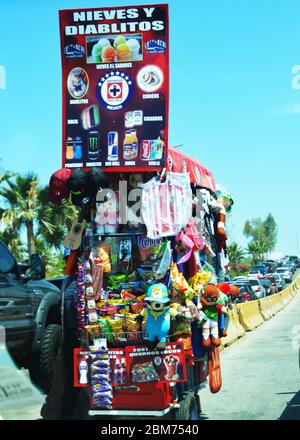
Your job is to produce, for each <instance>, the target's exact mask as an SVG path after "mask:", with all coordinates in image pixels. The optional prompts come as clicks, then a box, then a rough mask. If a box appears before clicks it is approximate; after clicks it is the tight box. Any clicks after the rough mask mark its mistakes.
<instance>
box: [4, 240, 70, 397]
mask: <svg viewBox="0 0 300 440" xmlns="http://www.w3.org/2000/svg"><path fill="white" fill-rule="evenodd" d="M44 277H45V265H44V263H43V260H42V258H41V257H40V256H39V255H37V254H34V255H32V256H31V259H30V263H29V264H18V263H17V261H16V260H15V258H14V256H13V255H12V254H11V253H10V251H9V250H8V248H7V247H6V245H5V244H4V243H3V242H2V241H0V325H1V326H3V327H4V328H5V333H6V345H7V349H8V351H9V353H10V354H11V356H12V358H13V359H14V360H15V362H16V363H17V365H18V366H24V367H26V368H28V369H29V372H30V375H31V377H32V379H33V380H34V381H35V380H36V379H41V378H42V380H43V381H42V383H39V385H40V386H42V387H43V389H44V390H45V391H46V392H47V390H48V389H49V388H50V386H51V382H52V377H53V363H54V360H55V357H56V354H57V351H58V348H59V344H60V341H61V325H60V323H61V313H60V309H61V294H60V290H59V289H58V288H57V287H55V286H54V285H53V284H50V283H48V282H47V281H46V280H45V279H43V278H44Z"/></svg>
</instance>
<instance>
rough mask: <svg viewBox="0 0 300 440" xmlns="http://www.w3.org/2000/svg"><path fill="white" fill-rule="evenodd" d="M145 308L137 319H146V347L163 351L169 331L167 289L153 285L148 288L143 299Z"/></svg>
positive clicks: (160, 284) (169, 308) (169, 315)
mask: <svg viewBox="0 0 300 440" xmlns="http://www.w3.org/2000/svg"><path fill="white" fill-rule="evenodd" d="M145 301H146V302H147V307H146V308H145V309H143V310H142V312H141V313H140V315H139V316H138V317H137V321H138V322H140V323H141V322H143V320H144V318H145V319H146V326H145V328H146V331H147V333H148V341H147V346H148V347H149V349H150V350H153V349H154V348H158V349H160V350H162V349H164V348H165V346H166V342H167V336H168V333H169V330H170V324H171V315H172V314H175V313H174V312H172V310H171V307H170V299H169V295H168V289H167V287H166V286H165V285H164V284H162V283H159V284H153V285H152V286H151V287H149V289H148V291H147V295H146V298H145Z"/></svg>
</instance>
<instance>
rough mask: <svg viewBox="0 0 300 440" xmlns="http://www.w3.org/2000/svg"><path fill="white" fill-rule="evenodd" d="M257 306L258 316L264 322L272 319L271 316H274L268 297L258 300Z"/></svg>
mask: <svg viewBox="0 0 300 440" xmlns="http://www.w3.org/2000/svg"><path fill="white" fill-rule="evenodd" d="M258 305H259V311H260V314H261V315H262V317H263V318H264V320H265V321H267V320H268V319H270V318H272V316H274V311H273V306H272V304H271V301H270V297H269V296H267V297H266V298H263V299H260V300H259V301H258Z"/></svg>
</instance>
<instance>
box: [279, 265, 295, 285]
mask: <svg viewBox="0 0 300 440" xmlns="http://www.w3.org/2000/svg"><path fill="white" fill-rule="evenodd" d="M275 273H279V275H281V276H282V278H283V279H284V281H285V282H287V283H291V282H292V280H293V275H292V272H291V271H290V270H289V269H288V268H287V267H282V266H281V267H277V269H276V270H275Z"/></svg>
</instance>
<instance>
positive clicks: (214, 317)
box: [200, 284, 227, 348]
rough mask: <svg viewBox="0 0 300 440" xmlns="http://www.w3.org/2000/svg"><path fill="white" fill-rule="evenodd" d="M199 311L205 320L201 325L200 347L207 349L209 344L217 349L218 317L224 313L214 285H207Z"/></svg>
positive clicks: (222, 304)
mask: <svg viewBox="0 0 300 440" xmlns="http://www.w3.org/2000/svg"><path fill="white" fill-rule="evenodd" d="M200 306H201V310H202V311H203V312H204V314H205V317H206V320H205V321H204V322H203V324H202V337H203V340H202V345H203V347H205V348H209V347H210V345H211V344H213V345H214V346H215V347H219V345H220V344H221V340H220V338H219V332H218V315H219V313H226V312H227V307H225V305H224V302H223V300H222V299H221V298H220V292H219V289H218V287H217V286H216V285H214V284H207V286H206V287H205V290H204V292H203V296H202V298H201V301H200Z"/></svg>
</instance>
